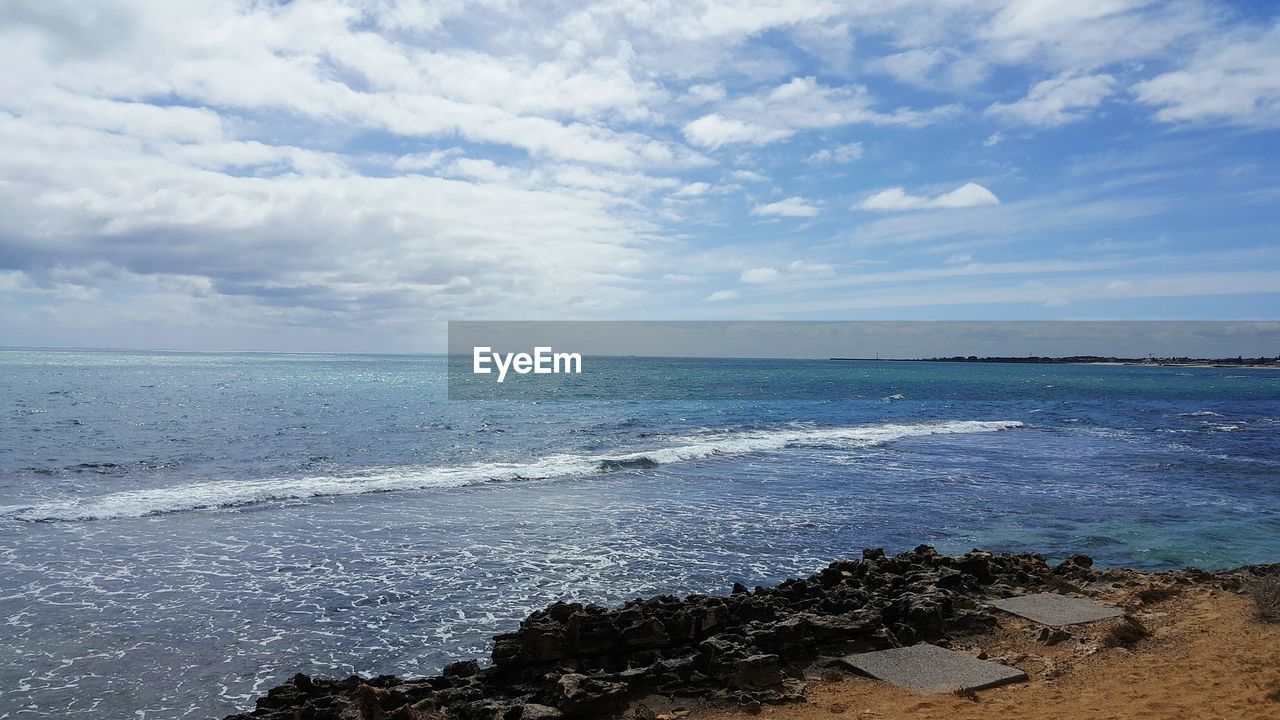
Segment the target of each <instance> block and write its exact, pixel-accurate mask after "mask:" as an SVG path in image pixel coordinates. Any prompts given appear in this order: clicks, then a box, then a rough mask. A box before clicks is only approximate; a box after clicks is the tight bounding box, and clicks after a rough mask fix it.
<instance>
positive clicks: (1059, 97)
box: [987, 75, 1116, 127]
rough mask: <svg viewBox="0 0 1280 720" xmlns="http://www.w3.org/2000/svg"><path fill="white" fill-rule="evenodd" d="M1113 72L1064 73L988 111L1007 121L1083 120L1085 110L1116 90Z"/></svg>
mask: <svg viewBox="0 0 1280 720" xmlns="http://www.w3.org/2000/svg"><path fill="white" fill-rule="evenodd" d="M1115 82H1116V81H1115V78H1113V77H1111V76H1110V75H1085V76H1081V77H1070V76H1066V75H1063V76H1060V77H1057V78H1053V79H1052V80H1045V81H1043V82H1038V83H1036V84H1035V85H1033V86H1031V89H1030V90H1029V91H1028V92H1027V95H1026V97H1024V98H1022V99H1021V100H1018V101H1017V102H1012V103H994V104H992V105H991V106H989V107H988V108H987V114H988V115H993V116H995V117H997V118H1000V119H1001V120H1004V121H1006V122H1010V123H1015V124H1021V125H1034V126H1039V127H1057V126H1059V125H1066V124H1067V123H1070V122H1074V121H1076V120H1080V119H1082V118H1084V117H1085V114H1086V113H1085V111H1088V110H1093V109H1094V108H1097V107H1098V106H1099V105H1101V104H1102V101H1103V100H1104V99H1106V97H1107V96H1108V95H1110V94H1111V93H1112V91H1113V87H1114V86H1115Z"/></svg>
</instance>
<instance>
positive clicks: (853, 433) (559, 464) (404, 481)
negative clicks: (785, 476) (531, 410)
mask: <svg viewBox="0 0 1280 720" xmlns="http://www.w3.org/2000/svg"><path fill="white" fill-rule="evenodd" d="M1017 427H1022V423H1020V422H1017V421H1015V420H996V421H985V420H959V421H950V422H937V423H909V424H893V423H889V424H880V425H856V426H850V427H811V426H806V427H791V428H783V429H774V430H758V431H737V432H722V433H708V434H705V435H693V436H678V437H672V438H669V439H668V440H669V443H668V445H667V446H665V447H660V448H655V449H652V450H645V451H641V452H633V453H625V454H605V455H585V454H582V455H578V454H556V455H548V456H546V457H543V458H540V459H536V460H532V461H529V462H522V463H496V462H489V463H476V464H472V465H463V466H458V467H408V468H395V469H383V470H376V471H369V472H365V473H359V474H349V475H340V476H339V475H328V476H317V477H296V478H287V477H286V478H267V479H262V480H214V481H208V482H198V483H189V484H185V485H179V486H174V487H163V488H149V489H144V490H130V491H125V492H117V493H111V494H107V495H99V496H96V497H87V498H80V499H76V500H69V501H62V502H44V503H37V504H33V505H29V506H12V505H11V506H6V507H0V516H3V517H9V518H12V519H16V520H24V521H28V522H58V521H74V520H110V519H119V518H137V517H146V516H149V515H163V514H168V513H177V512H188V511H193V510H205V509H215V508H234V507H240V506H244V505H254V504H258V503H265V502H272V501H282V500H304V499H307V498H315V497H332V496H338V495H359V494H366V493H379V492H393V491H400V490H421V489H427V488H446V487H461V486H466V485H476V484H480V483H492V482H509V481H518V480H534V479H546V478H556V477H574V476H583V475H595V474H599V473H601V472H614V471H625V470H637V469H644V468H651V467H656V466H658V465H665V464H670V463H678V462H686V461H691V460H703V459H707V458H713V457H717V456H733V455H743V454H747V453H753V452H766V451H771V450H783V449H786V448H790V447H809V448H831V449H855V448H859V447H869V446H873V445H881V444H884V443H888V442H893V441H895V440H901V439H904V438H909V437H923V436H927V435H949V434H957V433H981V432H995V431H998V430H1007V429H1011V428H1017Z"/></svg>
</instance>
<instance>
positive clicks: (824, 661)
mask: <svg viewBox="0 0 1280 720" xmlns="http://www.w3.org/2000/svg"><path fill="white" fill-rule="evenodd" d="M1278 574H1280V564H1274V565H1255V566H1247V567H1244V568H1238V569H1235V570H1229V571H1224V572H1219V573H1209V572H1205V571H1201V570H1198V569H1195V568H1188V569H1186V570H1181V571H1173V572H1146V571H1139V570H1130V569H1124V568H1111V569H1097V568H1094V567H1093V562H1092V560H1091V559H1090V558H1089V557H1087V556H1084V555H1073V556H1071V557H1069V558H1068V559H1067V560H1065V561H1063V562H1062V563H1060V564H1058V565H1056V566H1050V565H1049V564H1048V563H1047V562H1046V561H1045V558H1044V557H1043V556H1041V555H1037V554H1031V553H1019V554H1000V555H997V554H992V553H988V552H983V551H977V550H975V551H972V552H969V553H966V554H964V555H959V556H944V555H940V554H939V553H937V551H935V550H934V549H933V548H931V547H928V546H923V545H922V546H919V547H917V548H916V549H915V550H912V551H909V552H905V553H901V554H899V555H896V556H893V557H888V556H886V555H885V553H884V551H883V550H880V549H875V548H873V549H867V550H864V551H863V557H862V559H861V560H841V561H836V562H833V563H831V564H830V565H829V566H828V567H827V568H825V569H824V570H822V571H821V572H819V573H817V574H815V575H813V576H811V577H809V578H805V579H793V580H787V581H784V582H782V583H780V584H779V585H777V586H775V587H757V588H755V589H754V590H749V589H747V588H746V587H745V586H742V585H740V584H735V585H734V587H733V588H732V590H731V591H730V592H729V593H728V594H727V595H723V596H708V595H691V596H688V597H686V598H677V597H673V596H660V597H656V598H649V599H644V600H632V601H629V602H627V603H626V604H624V605H623V606H621V607H618V608H612V609H609V608H603V607H598V606H593V605H582V604H578V603H564V602H559V603H555V604H553V605H551V606H549V607H547V608H545V609H543V610H540V611H537V612H535V613H533V614H531V615H530V616H528V617H527V618H526V619H525V620H524V621H523V622H522V623H521V625H520V628H519V629H518V630H517V631H515V632H512V633H507V634H503V635H498V636H496V637H495V638H494V644H493V651H492V665H490V666H487V667H486V666H482V665H481V664H480V663H479V662H477V661H476V660H465V659H464V660H459V661H458V662H455V663H453V664H450V665H448V666H446V667H445V668H444V670H443V672H442V674H440V675H438V676H435V677H425V678H406V679H402V678H399V677H395V676H380V677H376V678H361V677H358V676H352V677H349V678H346V679H341V680H334V679H322V678H310V677H307V676H305V675H301V674H299V675H296V676H294V677H293V678H292V679H290V680H289V681H287V682H285V683H284V684H282V685H280V686H277V687H275V688H273V689H271V690H270V691H269V692H268V694H267V695H266V696H264V697H262V698H259V700H258V701H257V707H256V709H255V710H253V711H250V712H246V713H242V714H237V715H231V716H228V720H285V719H286V718H290V719H291V718H297V717H307V718H312V719H313V720H324V719H325V718H332V719H333V720H449V719H454V718H456V719H457V720H536V719H539V718H541V719H549V718H610V717H625V718H638V719H639V720H653V719H654V718H662V717H663V716H664V715H666V716H668V717H684V716H686V715H688V714H690V713H698V714H697V715H694V717H706V718H708V720H710V719H711V718H719V717H721V716H722V715H724V714H725V713H742V712H747V713H752V714H755V713H761V712H765V711H767V712H768V713H770V715H769V716H770V717H777V718H795V720H804V719H806V718H808V717H810V716H809V715H806V714H805V708H807V707H810V706H809V705H806V704H805V703H806V699H807V698H809V697H810V695H811V694H812V697H815V698H827V697H829V696H830V693H831V692H837V693H838V692H839V688H840V687H842V686H841V683H847V682H862V683H865V682H866V681H862V680H857V681H855V680H850V679H849V676H850V673H849V672H848V671H844V670H842V666H841V665H840V664H839V663H838V662H837V661H836V659H837V658H839V657H841V656H844V655H847V654H850V653H857V652H866V651H872V650H881V649H888V648H891V647H902V646H909V645H914V644H917V643H922V642H927V643H932V644H935V645H940V646H943V647H950V648H955V649H957V650H961V651H963V650H965V649H972V648H974V647H980V646H982V645H983V644H984V643H987V644H990V643H992V642H993V638H999V637H1001V634H1002V633H1004V634H1008V632H1010V629H1011V628H1013V629H1014V630H1015V631H1018V628H1019V627H1020V623H1021V622H1025V621H1020V620H1019V619H1016V618H1013V616H1010V615H1007V614H1004V613H1002V612H1000V611H998V610H996V609H994V608H992V607H991V606H990V605H989V604H988V603H989V602H990V601H991V600H995V599H999V598H1003V597H1012V596H1016V595H1023V594H1034V593H1040V592H1056V593H1062V594H1071V595H1078V596H1083V597H1096V598H1100V599H1103V600H1107V601H1110V602H1112V603H1114V604H1116V605H1117V606H1118V607H1120V608H1121V609H1122V610H1124V615H1123V616H1122V617H1120V618H1116V619H1113V620H1106V621H1101V622H1098V623H1093V624H1090V626H1089V632H1091V633H1094V635H1089V636H1087V640H1088V642H1092V643H1093V647H1094V648H1095V650H1094V651H1093V652H1091V653H1089V655H1092V654H1095V653H1097V652H1098V650H1097V648H1102V647H1114V648H1116V649H1117V650H1121V649H1125V648H1133V647H1134V646H1135V645H1141V643H1143V642H1145V639H1146V638H1148V637H1150V636H1151V634H1152V631H1151V630H1150V629H1148V627H1147V625H1153V626H1155V625H1158V624H1159V623H1158V622H1155V621H1156V620H1157V619H1158V618H1159V617H1160V616H1159V615H1153V614H1152V612H1153V610H1152V608H1153V606H1159V604H1160V603H1162V602H1166V601H1170V600H1171V599H1174V598H1178V597H1183V596H1189V595H1191V594H1195V593H1201V594H1203V593H1217V594H1219V595H1220V596H1230V597H1235V595H1236V594H1238V593H1242V592H1243V591H1244V588H1245V587H1246V586H1248V585H1249V584H1250V583H1251V582H1253V581H1254V580H1256V579H1257V578H1260V577H1263V576H1271V575H1278ZM1270 627H1274V626H1270ZM1069 629H1070V630H1073V631H1074V630H1075V628H1069ZM1024 635H1025V633H1024ZM1037 637H1038V638H1039V641H1040V642H1045V641H1048V644H1049V645H1054V646H1056V645H1061V646H1063V647H1075V646H1077V645H1080V646H1083V644H1085V642H1086V641H1085V640H1080V638H1078V637H1076V636H1075V635H1072V634H1070V633H1066V634H1060V633H1056V632H1055V633H1048V634H1046V633H1045V632H1041V633H1040V634H1039V635H1038V636H1037ZM1067 638H1072V639H1074V640H1076V642H1075V643H1065V642H1063V641H1064V640H1066V639H1067ZM993 647H994V646H993ZM1010 664H1016V663H1014V662H1012V661H1010ZM1278 681H1280V679H1278ZM876 686H877V688H879V689H881V690H882V689H883V686H880V685H879V684H877V685H876ZM984 692H985V691H984ZM1008 692H1016V690H1009V691H1008ZM912 697H916V698H919V697H921V696H912ZM928 697H933V696H928ZM786 708H789V709H786ZM827 716H830V713H829V712H828V713H827ZM813 717H818V716H817V715H814V716H813ZM865 717H868V718H870V717H879V716H878V715H869V716H865Z"/></svg>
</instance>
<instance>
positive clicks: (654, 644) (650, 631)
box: [621, 618, 669, 650]
mask: <svg viewBox="0 0 1280 720" xmlns="http://www.w3.org/2000/svg"><path fill="white" fill-rule="evenodd" d="M621 638H622V645H623V646H624V647H626V648H628V649H631V650H648V649H652V648H658V647H662V646H664V645H666V644H667V643H668V641H669V639H668V637H667V629H666V626H664V625H663V624H662V621H661V620H658V619H657V618H651V619H649V620H642V621H640V622H638V623H636V624H634V625H632V626H630V627H628V628H627V629H626V630H623V631H622V635H621Z"/></svg>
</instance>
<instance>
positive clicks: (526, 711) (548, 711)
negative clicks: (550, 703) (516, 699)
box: [503, 703, 564, 720]
mask: <svg viewBox="0 0 1280 720" xmlns="http://www.w3.org/2000/svg"><path fill="white" fill-rule="evenodd" d="M562 717H564V713H562V712H560V711H559V710H557V709H555V708H553V707H547V706H546V705H538V704H535V703H527V704H525V705H521V706H520V714H519V715H517V716H515V718H512V719H511V720H555V718H562ZM503 720H507V719H506V718H504V719H503Z"/></svg>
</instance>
